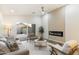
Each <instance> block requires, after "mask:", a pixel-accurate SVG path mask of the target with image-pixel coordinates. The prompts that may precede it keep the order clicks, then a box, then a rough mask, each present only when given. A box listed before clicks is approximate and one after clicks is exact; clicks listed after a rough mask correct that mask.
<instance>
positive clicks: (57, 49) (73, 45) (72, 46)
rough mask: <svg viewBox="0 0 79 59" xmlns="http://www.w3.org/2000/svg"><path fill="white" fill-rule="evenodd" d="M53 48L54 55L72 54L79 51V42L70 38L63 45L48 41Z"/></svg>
mask: <svg viewBox="0 0 79 59" xmlns="http://www.w3.org/2000/svg"><path fill="white" fill-rule="evenodd" d="M47 44H48V45H49V46H50V47H51V48H52V51H51V54H54V55H58V54H59V55H72V54H74V53H75V52H76V51H78V42H77V41H76V40H70V41H67V42H65V43H64V45H63V46H59V45H58V44H56V45H55V44H52V43H47Z"/></svg>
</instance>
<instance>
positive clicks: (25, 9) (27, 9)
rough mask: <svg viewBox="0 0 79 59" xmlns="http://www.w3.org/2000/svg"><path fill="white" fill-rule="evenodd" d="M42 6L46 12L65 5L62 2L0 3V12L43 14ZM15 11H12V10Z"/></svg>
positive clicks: (6, 13) (7, 13)
mask: <svg viewBox="0 0 79 59" xmlns="http://www.w3.org/2000/svg"><path fill="white" fill-rule="evenodd" d="M41 6H43V7H44V9H45V12H50V11H52V10H54V9H56V8H59V7H61V6H63V5H60V4H2V5H0V12H1V13H2V14H3V15H34V14H33V12H35V15H41ZM12 9H13V10H14V13H11V12H10V11H11V10H12Z"/></svg>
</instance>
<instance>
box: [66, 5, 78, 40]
mask: <svg viewBox="0 0 79 59" xmlns="http://www.w3.org/2000/svg"><path fill="white" fill-rule="evenodd" d="M65 33H66V34H65V39H66V41H68V40H78V41H79V5H68V6H66V7H65Z"/></svg>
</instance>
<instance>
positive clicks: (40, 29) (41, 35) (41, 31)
mask: <svg viewBox="0 0 79 59" xmlns="http://www.w3.org/2000/svg"><path fill="white" fill-rule="evenodd" d="M39 33H40V39H39V40H43V33H44V28H43V27H42V26H40V27H39Z"/></svg>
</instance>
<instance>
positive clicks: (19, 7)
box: [0, 4, 79, 55]
mask: <svg viewBox="0 0 79 59" xmlns="http://www.w3.org/2000/svg"><path fill="white" fill-rule="evenodd" d="M78 7H79V5H78V4H77V5H73V4H70V5H67V4H0V49H1V50H0V54H1V55H61V54H62V55H74V54H77V55H78V54H79V44H78V42H79V40H78V38H79V36H78V30H79V29H78V28H79V26H78V19H79V18H78V17H79V16H78V14H79V8H78Z"/></svg>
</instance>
